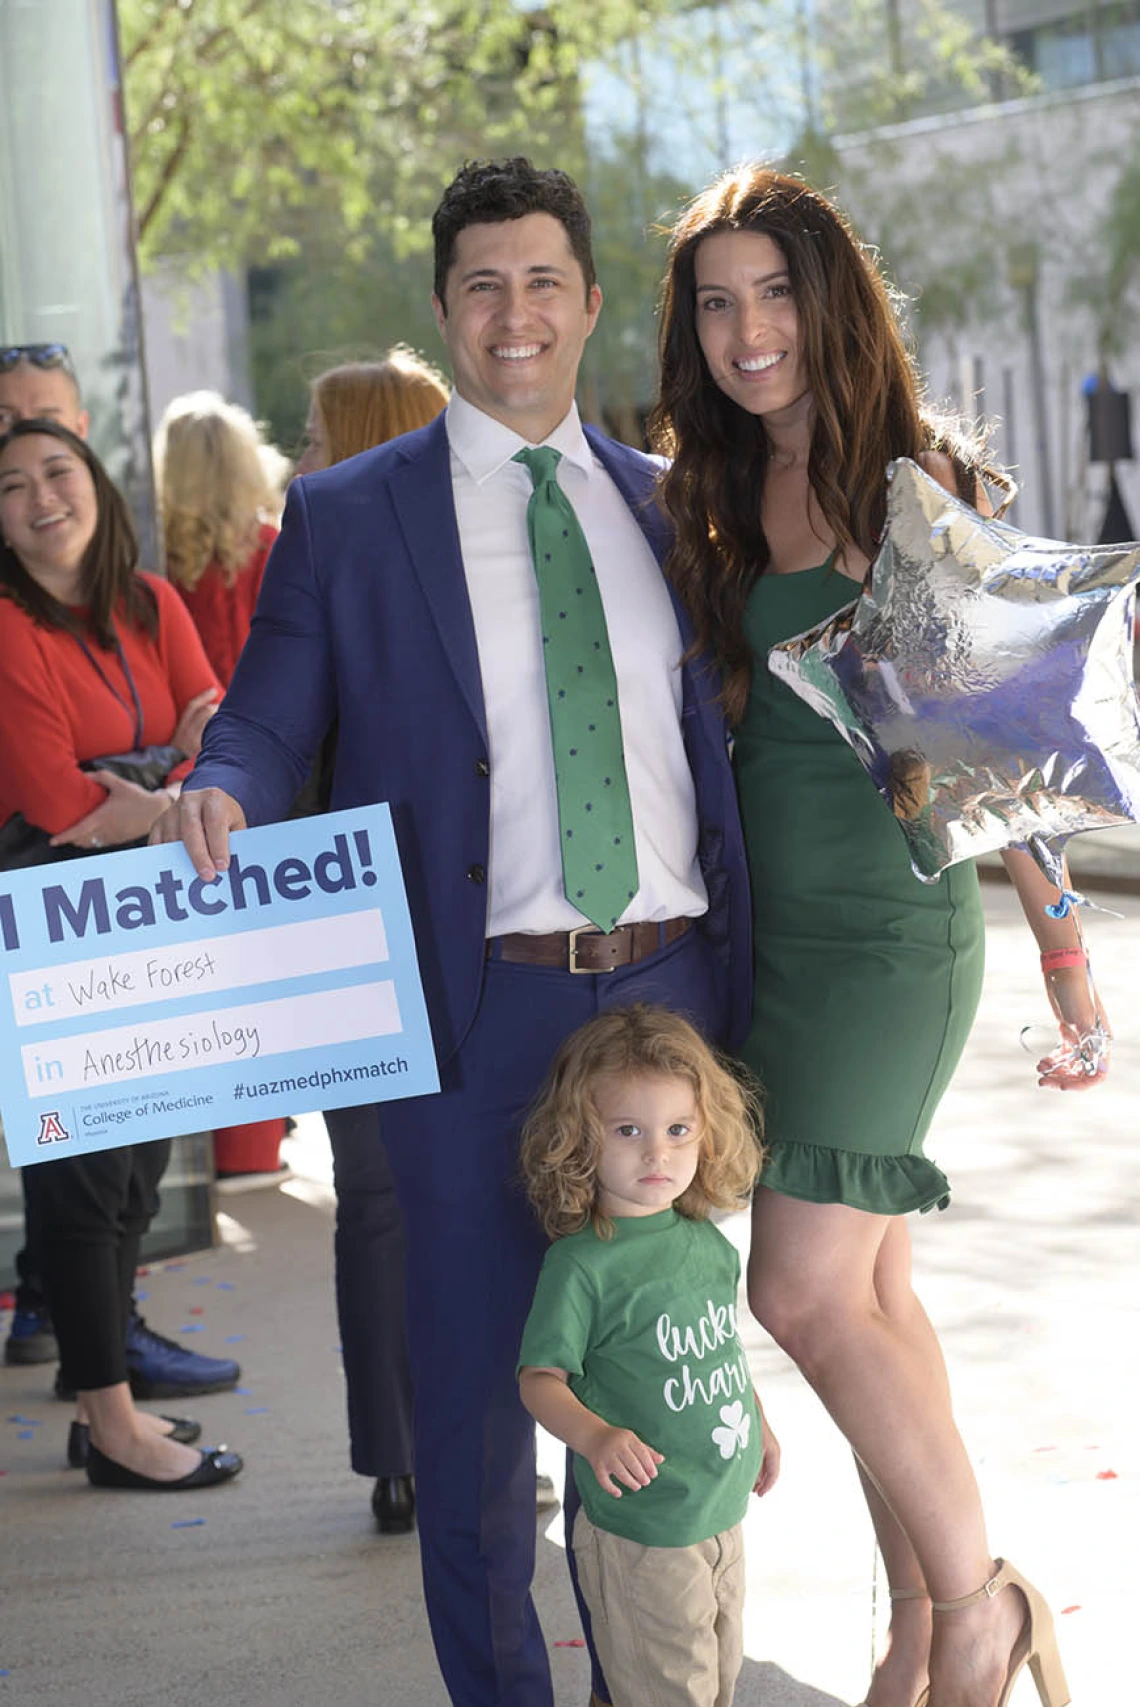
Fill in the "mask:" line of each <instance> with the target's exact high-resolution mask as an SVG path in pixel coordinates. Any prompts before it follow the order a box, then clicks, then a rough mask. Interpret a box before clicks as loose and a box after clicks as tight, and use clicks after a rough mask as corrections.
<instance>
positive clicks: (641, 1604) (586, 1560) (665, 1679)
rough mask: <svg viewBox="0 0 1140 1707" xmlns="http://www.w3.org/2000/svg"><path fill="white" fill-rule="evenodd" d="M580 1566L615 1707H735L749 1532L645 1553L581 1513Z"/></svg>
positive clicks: (577, 1547) (577, 1531)
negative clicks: (743, 1540) (744, 1545)
mask: <svg viewBox="0 0 1140 1707" xmlns="http://www.w3.org/2000/svg"><path fill="white" fill-rule="evenodd" d="M624 1497H626V1498H634V1497H636V1496H633V1495H627V1496H624ZM574 1556H575V1559H576V1561H577V1565H578V1583H579V1587H580V1589H581V1591H582V1594H583V1596H584V1598H585V1601H586V1605H587V1606H588V1607H589V1609H590V1619H591V1623H592V1625H593V1634H594V1642H595V1644H596V1646H597V1650H598V1658H599V1659H600V1660H601V1662H602V1670H603V1671H604V1672H605V1674H606V1682H607V1684H608V1685H609V1690H610V1698H611V1701H612V1702H613V1707H728V1703H729V1702H730V1701H731V1699H732V1690H733V1685H734V1684H735V1682H736V1677H737V1674H738V1672H739V1670H740V1665H741V1660H742V1647H741V1623H742V1607H743V1598H744V1568H743V1556H742V1553H741V1549H740V1530H739V1528H737V1529H735V1530H729V1531H727V1532H726V1533H725V1534H724V1535H718V1536H714V1537H713V1539H712V1540H711V1541H702V1542H699V1543H698V1544H697V1545H695V1546H692V1547H642V1546H641V1545H639V1543H637V1542H636V1541H627V1540H625V1539H624V1538H623V1537H622V1536H620V1535H610V1534H608V1533H607V1532H606V1531H604V1530H601V1529H596V1528H595V1527H594V1525H593V1524H592V1523H591V1522H590V1520H589V1518H588V1517H587V1516H586V1513H585V1512H584V1511H580V1512H579V1513H578V1516H577V1519H576V1520H575V1524H574ZM722 1644H723V1652H722Z"/></svg>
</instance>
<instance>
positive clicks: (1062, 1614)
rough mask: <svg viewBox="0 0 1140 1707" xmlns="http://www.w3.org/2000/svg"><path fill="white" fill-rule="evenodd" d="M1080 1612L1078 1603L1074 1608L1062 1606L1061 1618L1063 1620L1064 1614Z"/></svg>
mask: <svg viewBox="0 0 1140 1707" xmlns="http://www.w3.org/2000/svg"><path fill="white" fill-rule="evenodd" d="M1080 1610H1081V1606H1080V1602H1079V1601H1078V1602H1077V1604H1076V1606H1062V1608H1061V1617H1062V1618H1063V1617H1064V1616H1065V1614H1066V1612H1079V1611H1080Z"/></svg>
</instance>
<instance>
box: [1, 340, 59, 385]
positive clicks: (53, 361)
mask: <svg viewBox="0 0 1140 1707" xmlns="http://www.w3.org/2000/svg"><path fill="white" fill-rule="evenodd" d="M21 362H31V364H32V366H33V367H39V368H57V367H58V368H62V369H63V371H64V373H66V374H68V375H69V376H70V377H71V378H72V379H74V378H75V369H74V368H73V367H72V365H71V355H70V352H69V350H68V348H67V345H66V344H6V345H5V346H4V347H3V348H2V349H0V373H10V372H11V370H12V369H13V368H14V367H19V365H20V363H21Z"/></svg>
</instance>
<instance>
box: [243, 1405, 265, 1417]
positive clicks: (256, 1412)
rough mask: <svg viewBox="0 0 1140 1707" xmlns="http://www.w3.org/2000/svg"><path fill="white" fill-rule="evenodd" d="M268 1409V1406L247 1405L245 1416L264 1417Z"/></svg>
mask: <svg viewBox="0 0 1140 1707" xmlns="http://www.w3.org/2000/svg"><path fill="white" fill-rule="evenodd" d="M268 1409H269V1406H268V1405H247V1406H246V1407H245V1414H246V1416H247V1417H263V1416H264V1415H265V1413H266V1411H267V1410H268Z"/></svg>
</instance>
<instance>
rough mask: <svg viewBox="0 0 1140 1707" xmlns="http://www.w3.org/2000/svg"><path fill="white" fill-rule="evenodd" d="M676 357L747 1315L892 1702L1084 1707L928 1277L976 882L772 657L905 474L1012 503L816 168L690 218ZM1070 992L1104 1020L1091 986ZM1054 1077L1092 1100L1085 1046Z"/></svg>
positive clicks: (679, 524) (1030, 902) (686, 559)
mask: <svg viewBox="0 0 1140 1707" xmlns="http://www.w3.org/2000/svg"><path fill="white" fill-rule="evenodd" d="M661 350H662V381H661V401H660V403H659V405H658V408H657V411H656V416H655V422H654V425H655V431H656V436H657V439H658V443H659V445H660V447H661V448H662V449H663V450H665V451H667V452H668V454H669V455H670V457H671V458H672V461H671V465H670V467H669V470H668V472H667V473H666V475H665V477H664V481H663V495H664V502H665V505H666V507H667V509H668V511H669V514H670V516H671V518H672V521H673V524H674V527H675V530H676V542H675V545H674V549H673V553H672V557H671V560H670V571H671V574H672V577H673V580H674V583H675V585H676V586H677V587H678V589H679V591H680V592H681V594H682V596H683V597H684V599H685V600H686V602H687V604H688V607H689V610H690V612H691V614H692V616H693V619H694V622H695V625H696V629H697V634H698V640H699V643H700V644H702V645H706V646H708V647H709V648H711V650H712V651H713V652H714V653H715V654H716V655H717V657H718V658H719V661H720V664H721V667H722V671H723V681H724V701H725V707H726V711H727V713H728V715H729V718H730V721H731V722H732V724H733V725H734V727H735V732H736V745H735V763H736V768H737V777H738V783H739V789H740V802H741V811H742V815H743V818H744V824H745V832H746V835H747V838H748V849H749V862H750V867H751V874H752V884H753V908H754V927H755V956H756V979H755V1010H754V1018H753V1024H752V1030H751V1033H750V1035H749V1038H748V1041H747V1043H746V1045H745V1048H744V1050H743V1053H744V1056H745V1058H746V1060H747V1062H748V1065H749V1066H750V1067H751V1068H752V1069H753V1070H754V1071H755V1072H756V1073H757V1074H758V1075H759V1077H760V1079H761V1080H762V1082H763V1083H764V1085H765V1088H766V1092H767V1100H766V1123H767V1135H768V1140H769V1144H770V1155H769V1160H768V1163H767V1166H766V1169H765V1173H764V1182H763V1184H762V1186H761V1187H760V1189H759V1191H758V1192H757V1194H756V1199H755V1208H754V1215H753V1242H752V1254H751V1258H750V1262H749V1298H750V1302H751V1305H752V1308H753V1310H754V1312H755V1314H756V1315H757V1317H758V1318H759V1320H760V1321H761V1322H762V1323H763V1324H764V1326H765V1327H766V1328H767V1329H768V1331H769V1332H770V1333H771V1334H772V1335H773V1337H774V1338H775V1339H776V1340H777V1341H778V1342H779V1343H780V1345H782V1346H783V1347H784V1349H785V1350H786V1351H787V1352H788V1353H789V1354H790V1355H791V1356H792V1357H793V1358H794V1360H795V1362H796V1363H797V1364H798V1366H799V1368H800V1369H801V1371H802V1372H803V1374H804V1375H805V1376H806V1378H807V1379H808V1381H810V1383H811V1384H812V1386H813V1387H814V1388H815V1390H816V1391H817V1393H818V1394H819V1396H820V1398H821V1399H822V1400H823V1402H824V1404H825V1405H826V1406H827V1408H828V1410H829V1411H830V1413H831V1415H832V1417H833V1418H834V1420H835V1421H836V1423H837V1424H838V1426H839V1428H840V1429H841V1430H842V1432H843V1434H844V1435H845V1436H846V1438H847V1440H848V1442H849V1443H850V1445H851V1447H852V1450H853V1452H854V1454H855V1458H856V1462H857V1466H858V1469H859V1474H860V1477H861V1479H862V1483H863V1488H864V1490H865V1493H866V1497H867V1503H868V1505H869V1507H870V1512H871V1518H872V1521H873V1523H874V1526H875V1532H876V1536H877V1538H878V1542H879V1546H880V1550H881V1552H882V1555H883V1559H884V1562H885V1565H886V1569H887V1574H888V1577H889V1580H890V1584H891V1594H892V1601H893V1602H894V1604H893V1606H892V1612H893V1617H892V1625H891V1640H890V1643H889V1646H888V1649H887V1652H886V1654H885V1656H884V1658H883V1660H882V1661H881V1662H880V1664H879V1666H878V1667H877V1668H876V1671H875V1674H874V1677H873V1679H872V1682H871V1687H870V1691H869V1694H868V1698H867V1700H868V1707H919V1704H925V1703H929V1707H999V1704H1000V1707H1004V1703H1005V1702H1006V1701H1007V1699H1008V1696H1009V1693H1010V1691H1011V1689H1012V1686H1013V1679H1014V1678H1015V1676H1016V1675H1017V1674H1018V1673H1019V1672H1020V1670H1021V1667H1022V1665H1023V1664H1024V1663H1025V1662H1026V1661H1027V1660H1030V1659H1032V1660H1033V1661H1034V1666H1033V1671H1034V1676H1035V1678H1037V1680H1038V1688H1039V1690H1040V1691H1041V1698H1042V1701H1043V1702H1044V1703H1045V1707H1063V1703H1064V1702H1066V1701H1067V1700H1068V1693H1067V1690H1066V1689H1065V1686H1064V1676H1063V1673H1062V1671H1061V1668H1060V1661H1059V1658H1058V1657H1057V1654H1056V1645H1055V1641H1054V1638H1053V1633H1052V1625H1051V1620H1050V1618H1049V1614H1048V1609H1047V1608H1046V1607H1045V1605H1044V1603H1043V1602H1042V1601H1041V1598H1040V1596H1039V1595H1038V1594H1037V1593H1036V1591H1035V1590H1033V1589H1032V1587H1031V1586H1030V1585H1029V1584H1027V1583H1025V1581H1024V1579H1023V1578H1021V1577H1019V1576H1018V1575H1017V1573H1016V1572H1013V1571H1012V1569H1011V1568H1010V1567H1008V1566H1004V1565H1002V1563H1001V1561H996V1562H995V1560H994V1557H993V1554H992V1552H991V1550H990V1546H989V1542H988V1540H987V1537H986V1530H985V1523H984V1519H983V1514H982V1509H981V1502H980V1498H979V1493H978V1488H977V1483H976V1481H975V1479H974V1474H973V1471H972V1469H971V1467H970V1463H969V1460H968V1458H967V1455H966V1451H965V1448H964V1447H963V1444H962V1441H961V1438H960V1436H959V1435H958V1432H957V1429H956V1428H955V1425H954V1421H953V1417H952V1414H951V1408H950V1397H949V1390H948V1385H947V1379H946V1370H945V1365H944V1362H943V1359H942V1353H941V1351H940V1348H939V1345H938V1341H937V1339H936V1338H935V1335H934V1331H933V1329H932V1327H931V1325H930V1322H929V1319H928V1318H927V1316H926V1314H925V1312H924V1311H923V1308H922V1306H921V1304H920V1303H919V1301H918V1299H917V1298H916V1297H915V1294H914V1292H913V1290H912V1288H911V1280H910V1237H909V1232H908V1229H907V1223H906V1219H905V1216H906V1213H907V1212H908V1211H910V1210H914V1209H929V1208H930V1207H932V1206H933V1205H935V1204H939V1205H941V1204H944V1203H945V1201H946V1197H947V1193H948V1186H947V1182H946V1180H945V1178H944V1176H943V1175H942V1174H941V1173H940V1172H939V1170H938V1169H937V1168H936V1167H935V1166H934V1164H933V1163H932V1162H930V1161H929V1160H928V1159H927V1158H926V1156H925V1155H924V1153H923V1147H922V1146H923V1138H924V1135H925V1133H926V1130H927V1127H928V1126H929V1123H930V1120H931V1117H932V1115H933V1113H934V1110H935V1108H936V1107H937V1104H938V1101H939V1098H940V1097H941V1095H942V1093H943V1091H944V1090H945V1088H946V1086H947V1084H948V1082H949V1080H950V1077H951V1075H952V1074H953V1071H954V1068H955V1066H956V1064H957V1061H958V1057H959V1055H960V1054H961V1051H962V1047H963V1045H964V1043H965V1041H966V1037H967V1035H968V1032H969V1029H970V1025H971V1022H972V1020H973V1016H974V1011H975V1008H976V1006H977V1001H978V995H979V992H980V988H981V978H982V958H983V944H982V913H981V906H980V902H979V897H978V887H977V878H976V874H975V872H974V869H973V867H972V865H969V864H967V865H959V866H955V867H954V868H953V869H952V870H950V871H948V872H947V873H945V874H944V876H943V878H942V879H941V881H940V882H939V883H937V884H935V885H931V886H927V885H924V884H922V883H920V882H919V881H918V880H917V879H916V878H915V876H914V875H913V873H912V871H911V869H910V865H909V861H908V857H907V852H906V845H905V842H904V839H903V837H902V835H901V834H900V833H899V829H898V827H897V825H896V824H895V823H894V821H893V819H892V817H891V814H890V813H889V812H888V811H887V810H886V809H885V808H884V806H883V803H882V801H881V800H880V798H879V796H878V794H877V792H876V790H875V788H874V786H873V784H872V783H871V782H870V780H869V779H868V777H867V776H866V774H865V772H864V771H863V769H862V767H861V766H860V764H859V763H858V761H857V759H856V758H855V756H854V754H853V753H852V752H851V751H850V749H849V748H848V747H847V746H846V744H845V743H844V742H843V741H842V739H841V738H840V736H839V735H838V734H837V733H836V731H835V730H834V729H833V728H832V726H831V725H830V724H829V723H827V722H826V721H824V720H823V719H821V718H819V717H818V716H817V715H816V714H815V713H814V712H813V711H811V710H810V709H809V708H808V707H807V706H806V705H804V704H803V703H802V702H801V701H799V700H798V699H797V698H796V696H795V695H794V694H793V693H792V692H791V691H790V690H789V689H788V688H787V687H785V686H784V685H783V684H782V683H780V682H779V681H777V680H776V679H775V677H773V676H772V675H771V674H770V672H769V670H768V667H767V662H766V660H767V652H768V648H769V647H770V646H772V645H774V644H776V643H777V642H779V641H782V640H785V639H787V638H788V637H789V636H790V635H792V634H796V633H799V632H801V631H802V630H803V629H805V628H808V627H810V626H811V625H812V624H814V623H816V622H818V621H820V620H822V619H824V618H826V617H827V616H829V615H830V614H832V613H833V612H834V611H836V610H837V609H838V608H839V607H840V606H841V605H843V604H845V603H847V602H849V601H850V600H851V599H852V598H853V597H855V596H856V595H857V593H858V590H859V588H860V586H861V585H862V583H863V580H864V578H865V576H866V574H867V570H868V567H869V565H870V562H871V559H872V557H873V556H874V552H875V547H876V540H877V538H878V537H879V535H880V534H881V531H882V528H883V526H884V522H885V516H886V483H885V478H884V475H885V470H886V466H887V464H888V463H889V462H890V461H891V460H892V459H893V458H895V457H899V456H908V457H912V458H914V459H916V460H917V461H918V462H919V463H920V464H921V465H922V466H923V467H924V468H925V469H926V471H927V472H928V473H929V474H930V475H932V476H933V477H934V478H935V479H936V480H938V481H940V482H941V484H943V485H944V486H946V487H947V489H948V490H950V491H956V492H959V493H960V494H961V495H963V496H966V497H968V498H969V499H970V500H971V501H972V502H975V503H977V504H978V505H979V507H985V508H987V509H988V503H987V501H986V499H985V492H984V486H983V484H982V480H983V478H984V479H987V480H989V481H990V482H991V483H992V482H993V481H994V480H995V479H996V480H997V482H998V483H999V484H1000V485H1006V486H1008V482H1006V481H1005V480H1004V477H1003V476H1000V475H998V474H997V473H996V471H995V470H993V469H992V468H989V467H988V466H987V465H986V463H985V461H984V447H983V446H982V445H981V444H980V443H978V442H977V441H976V440H974V439H972V438H971V437H970V435H969V434H968V433H967V432H966V431H965V430H963V429H962V428H961V427H960V426H959V425H958V424H956V423H952V422H949V421H946V420H943V419H940V418H938V417H936V416H935V415H934V413H933V412H932V411H931V410H929V409H928V408H927V407H926V406H925V404H924V403H923V400H922V396H921V388H920V385H919V381H918V377H917V374H916V372H915V369H914V367H913V364H912V361H911V358H910V355H909V353H908V351H907V349H906V346H905V344H904V342H903V339H902V336H901V334H900V331H899V327H898V324H897V322H896V319H895V315H894V312H893V309H892V305H891V301H890V298H889V296H888V293H887V290H886V287H885V286H884V284H883V281H882V279H881V278H880V276H879V273H878V271H877V269H876V267H875V265H874V262H873V261H872V259H871V257H870V256H869V255H868V253H867V252H866V251H865V250H864V249H863V248H862V247H861V246H860V244H859V243H858V241H857V240H856V239H855V238H854V236H853V234H852V233H851V231H850V229H849V227H848V226H847V224H846V222H845V221H844V220H843V218H842V217H841V216H840V215H839V214H838V213H837V212H836V211H835V210H834V209H833V208H832V207H831V206H830V204H829V203H828V202H827V201H825V200H824V199H823V198H822V197H821V196H818V195H816V194H815V193H814V192H813V191H811V190H809V189H808V188H807V187H806V186H805V185H804V184H802V183H801V182H800V181H799V180H798V179H793V178H790V177H786V176H783V175H781V174H779V173H776V172H773V171H771V170H769V169H767V168H762V167H757V166H751V167H742V168H740V169H738V170H737V171H735V172H732V173H729V174H727V175H726V176H725V177H723V178H721V179H720V180H718V181H717V182H716V183H714V184H713V185H712V186H711V187H710V188H709V189H708V190H706V191H705V192H703V194H702V195H700V196H699V197H698V198H697V199H696V201H695V202H694V203H693V204H692V205H691V206H690V207H689V209H688V210H687V211H686V212H685V213H684V214H683V215H682V216H681V218H680V220H679V222H678V224H677V226H676V229H675V231H674V233H673V239H672V245H671V251H670V261H669V269H668V272H667V274H666V279H665V292H664V298H663V310H662V328H661ZM1007 865H1008V867H1009V870H1010V874H1011V876H1012V877H1013V880H1014V882H1015V884H1016V885H1017V888H1018V892H1019V894H1020V896H1021V898H1022V901H1023V903H1024V905H1025V909H1026V914H1027V917H1028V919H1029V921H1030V924H1031V926H1032V929H1033V931H1034V933H1035V935H1036V937H1037V939H1038V943H1039V945H1040V947H1041V949H1042V951H1046V950H1053V949H1070V948H1076V947H1078V946H1079V942H1078V935H1077V929H1076V926H1075V924H1074V922H1073V920H1072V918H1071V917H1069V918H1066V919H1063V920H1056V921H1055V920H1052V919H1050V918H1049V917H1048V916H1047V915H1046V913H1045V911H1044V908H1045V904H1046V903H1047V902H1049V901H1054V900H1056V899H1057V892H1056V891H1055V890H1053V889H1052V888H1050V886H1049V885H1048V884H1047V883H1046V880H1045V879H1044V877H1042V876H1041V875H1040V874H1039V873H1038V871H1037V868H1036V867H1035V866H1034V865H1033V863H1032V861H1031V860H1029V858H1028V856H1026V855H1023V854H1019V853H1016V852H1010V853H1009V855H1008V857H1007ZM1064 976H1065V977H1066V978H1067V979H1069V980H1071V981H1072V990H1071V992H1070V994H1071V1002H1069V1001H1068V998H1067V1011H1069V1012H1071V1013H1075V1014H1076V1016H1077V1019H1078V1021H1079V1022H1080V1028H1081V1029H1086V1030H1087V1029H1089V1028H1091V1026H1092V1025H1093V1024H1094V1022H1095V1019H1096V1013H1095V1012H1094V1009H1095V999H1094V997H1093V996H1092V994H1091V987H1089V986H1088V984H1087V978H1086V973H1085V969H1084V967H1083V966H1074V967H1072V968H1070V969H1067V970H1066V971H1065V973H1064ZM1082 1000H1083V1002H1084V1004H1085V1006H1087V1008H1088V1012H1087V1013H1084V1012H1083V1011H1082V1007H1081V1004H1082ZM1040 1072H1041V1079H1040V1082H1041V1083H1042V1084H1048V1085H1052V1086H1056V1087H1058V1088H1061V1089H1074V1088H1078V1087H1080V1086H1082V1085H1085V1084H1088V1083H1090V1082H1093V1081H1091V1080H1090V1079H1089V1078H1088V1077H1086V1076H1085V1075H1084V1074H1083V1072H1082V1071H1081V1070H1080V1069H1079V1068H1074V1066H1073V1065H1072V1062H1071V1058H1070V1057H1069V1056H1068V1054H1067V1052H1066V1051H1065V1050H1064V1049H1062V1050H1058V1051H1057V1054H1056V1056H1055V1057H1051V1058H1050V1059H1049V1060H1048V1061H1047V1062H1044V1063H1042V1064H1041V1068H1040ZM983 1585H984V1586H983ZM1007 1585H1009V1586H1011V1592H1010V1593H1002V1592H1000V1590H1002V1589H1003V1588H1005V1587H1006V1586H1007ZM962 1601H964V1602H965V1604H963V1605H956V1604H954V1603H957V1602H962ZM932 1608H933V1611H937V1612H939V1614H940V1616H938V1617H937V1618H934V1617H933V1616H932Z"/></svg>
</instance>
